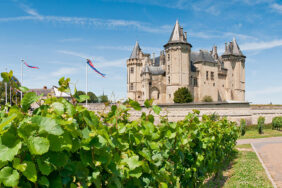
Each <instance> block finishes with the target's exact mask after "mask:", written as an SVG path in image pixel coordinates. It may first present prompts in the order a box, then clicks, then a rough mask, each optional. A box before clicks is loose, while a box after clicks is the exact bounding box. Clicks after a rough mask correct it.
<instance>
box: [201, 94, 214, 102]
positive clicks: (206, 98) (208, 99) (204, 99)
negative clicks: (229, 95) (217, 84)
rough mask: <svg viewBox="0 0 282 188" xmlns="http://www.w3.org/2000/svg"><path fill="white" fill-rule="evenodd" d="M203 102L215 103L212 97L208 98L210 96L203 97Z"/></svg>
mask: <svg viewBox="0 0 282 188" xmlns="http://www.w3.org/2000/svg"><path fill="white" fill-rule="evenodd" d="M203 102H213V100H212V97H211V96H208V95H206V96H204V97H203Z"/></svg>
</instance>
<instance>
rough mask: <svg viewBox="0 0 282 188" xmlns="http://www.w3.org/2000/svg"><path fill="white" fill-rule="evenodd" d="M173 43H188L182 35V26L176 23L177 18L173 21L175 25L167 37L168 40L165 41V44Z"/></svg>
mask: <svg viewBox="0 0 282 188" xmlns="http://www.w3.org/2000/svg"><path fill="white" fill-rule="evenodd" d="M173 43H185V44H189V43H188V42H187V38H186V36H185V35H184V32H183V28H182V27H181V26H180V25H179V23H178V20H176V23H175V25H174V27H173V30H172V33H171V35H170V38H169V40H168V42H167V44H173ZM167 44H166V45H167ZM166 45H165V46H166ZM189 45H190V46H192V45H191V44H189Z"/></svg>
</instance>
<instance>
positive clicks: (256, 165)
mask: <svg viewBox="0 0 282 188" xmlns="http://www.w3.org/2000/svg"><path fill="white" fill-rule="evenodd" d="M237 149H238V152H236V153H234V156H233V159H232V160H231V161H229V162H226V163H225V164H224V167H223V168H222V171H221V172H220V173H219V175H218V176H217V177H212V178H210V179H209V180H207V181H206V182H205V184H204V185H203V186H202V188H208V187H209V188H210V187H223V188H229V187H238V188H239V187H240V188H241V187H272V184H271V183H270V181H269V179H268V178H267V175H266V173H265V171H264V169H263V167H262V165H261V163H260V162H259V160H258V158H257V156H256V153H255V152H254V151H253V150H252V148H251V145H249V144H246V145H241V146H239V147H237Z"/></svg>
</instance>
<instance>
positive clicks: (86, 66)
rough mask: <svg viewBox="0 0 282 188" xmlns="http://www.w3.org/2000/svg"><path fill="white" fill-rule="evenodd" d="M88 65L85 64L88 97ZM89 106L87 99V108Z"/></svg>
mask: <svg viewBox="0 0 282 188" xmlns="http://www.w3.org/2000/svg"><path fill="white" fill-rule="evenodd" d="M87 69H88V65H87V63H86V64H85V71H86V95H87V96H88V94H87V93H88V70H87ZM87 105H88V100H87V98H86V107H87Z"/></svg>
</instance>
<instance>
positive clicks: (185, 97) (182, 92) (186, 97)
mask: <svg viewBox="0 0 282 188" xmlns="http://www.w3.org/2000/svg"><path fill="white" fill-rule="evenodd" d="M173 101H174V102H175V103H189V102H192V101H193V97H192V95H191V93H190V91H189V90H188V88H186V87H181V88H179V89H178V90H176V91H175V92H174V98H173Z"/></svg>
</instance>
